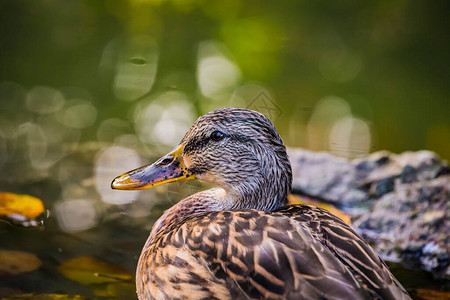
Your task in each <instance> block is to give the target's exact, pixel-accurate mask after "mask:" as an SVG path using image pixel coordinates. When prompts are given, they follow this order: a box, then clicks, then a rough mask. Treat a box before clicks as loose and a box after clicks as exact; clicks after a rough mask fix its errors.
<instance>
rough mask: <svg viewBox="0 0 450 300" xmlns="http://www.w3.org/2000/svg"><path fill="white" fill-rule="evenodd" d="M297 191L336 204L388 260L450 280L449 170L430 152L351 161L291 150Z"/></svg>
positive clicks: (380, 154)
mask: <svg viewBox="0 0 450 300" xmlns="http://www.w3.org/2000/svg"><path fill="white" fill-rule="evenodd" d="M288 153H289V156H290V158H291V162H292V168H293V174H294V178H293V187H294V193H299V194H303V195H307V196H310V197H314V198H317V199H320V200H322V201H324V202H328V203H332V204H334V205H336V206H337V207H339V208H341V209H343V210H344V211H346V212H347V213H350V214H351V215H352V222H353V225H352V226H353V227H354V228H355V230H356V231H357V232H358V233H359V234H361V235H362V237H363V238H365V239H366V240H367V241H368V242H369V243H371V244H372V245H373V246H374V248H375V249H376V250H377V251H378V252H379V253H380V255H381V256H382V257H383V258H384V259H385V260H388V261H396V262H402V263H403V264H404V265H405V266H407V267H411V268H420V269H424V270H427V271H430V272H432V273H433V274H434V275H435V276H436V277H440V278H442V277H446V276H450V268H449V264H450V236H449V232H450V222H449V213H450V201H448V200H449V199H450V172H449V170H450V169H449V167H448V165H447V163H446V162H444V161H441V160H440V159H439V158H438V156H437V155H436V154H434V153H433V152H430V151H418V152H405V153H402V154H398V155H397V154H392V153H389V152H386V151H381V152H376V153H373V154H371V155H368V156H367V157H363V158H357V159H353V160H347V159H344V158H340V157H335V156H333V155H331V154H328V153H316V152H310V151H306V150H299V149H289V151H288Z"/></svg>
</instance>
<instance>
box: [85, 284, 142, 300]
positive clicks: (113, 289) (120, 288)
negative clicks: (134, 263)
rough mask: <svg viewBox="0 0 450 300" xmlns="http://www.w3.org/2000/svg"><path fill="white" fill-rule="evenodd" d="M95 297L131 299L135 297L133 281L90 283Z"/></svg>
mask: <svg viewBox="0 0 450 300" xmlns="http://www.w3.org/2000/svg"><path fill="white" fill-rule="evenodd" d="M91 287H92V289H93V291H94V294H95V295H96V296H97V297H107V298H111V297H112V298H117V299H133V298H136V285H135V283H134V282H115V283H103V284H95V285H91Z"/></svg>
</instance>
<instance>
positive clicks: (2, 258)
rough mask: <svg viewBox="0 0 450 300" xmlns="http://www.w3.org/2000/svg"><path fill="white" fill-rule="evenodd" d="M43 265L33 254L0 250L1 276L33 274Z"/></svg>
mask: <svg viewBox="0 0 450 300" xmlns="http://www.w3.org/2000/svg"><path fill="white" fill-rule="evenodd" d="M41 265H42V262H41V260H40V259H39V258H38V257H37V256H36V255H34V254H33V253H28V252H23V251H13V250H0V275H5V274H10V275H17V274H20V273H25V272H31V271H34V270H36V269H38V268H39V267H40V266H41Z"/></svg>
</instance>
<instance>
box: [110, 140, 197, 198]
mask: <svg viewBox="0 0 450 300" xmlns="http://www.w3.org/2000/svg"><path fill="white" fill-rule="evenodd" d="M183 149H184V144H181V145H179V146H178V147H177V148H176V149H175V150H174V151H172V152H171V153H169V154H167V155H164V156H163V157H161V158H160V159H158V160H157V161H156V162H155V163H153V164H151V165H147V166H143V167H140V168H137V169H135V170H132V171H130V172H127V173H125V174H122V175H120V176H117V177H116V178H114V180H113V182H112V183H111V187H112V188H113V189H117V190H143V189H148V188H152V187H154V186H157V185H160V184H163V183H167V182H173V181H185V180H192V179H195V174H194V173H192V172H191V171H189V170H188V169H187V167H186V165H185V163H184V160H183Z"/></svg>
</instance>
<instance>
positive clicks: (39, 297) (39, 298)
mask: <svg viewBox="0 0 450 300" xmlns="http://www.w3.org/2000/svg"><path fill="white" fill-rule="evenodd" d="M1 299H2V300H20V299H33V300H90V299H92V298H87V297H83V296H79V295H59V294H22V295H15V296H10V297H3V298H1Z"/></svg>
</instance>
